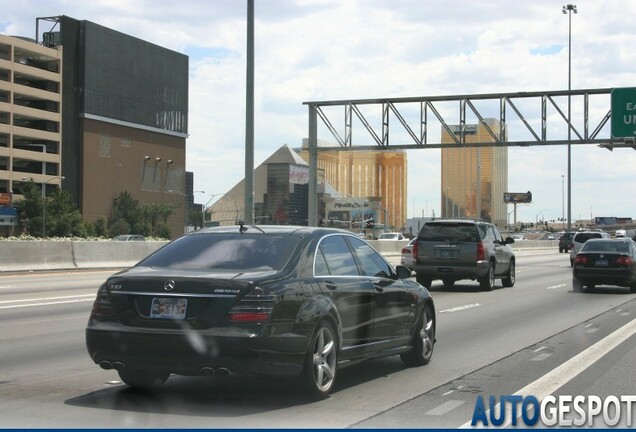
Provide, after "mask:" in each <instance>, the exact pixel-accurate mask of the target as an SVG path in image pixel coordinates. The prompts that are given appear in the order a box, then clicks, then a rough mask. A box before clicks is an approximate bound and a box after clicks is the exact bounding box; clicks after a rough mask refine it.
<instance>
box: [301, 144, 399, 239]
mask: <svg viewBox="0 0 636 432" xmlns="http://www.w3.org/2000/svg"><path fill="white" fill-rule="evenodd" d="M300 154H301V156H302V157H303V159H304V160H305V161H309V152H308V151H307V148H306V141H305V142H304V143H303V149H302V151H301V152H300ZM406 161H407V159H406V152H405V151H401V150H394V151H362V150H356V151H337V150H334V151H320V152H318V169H319V170H322V171H324V173H325V181H326V182H327V183H329V184H330V185H331V186H333V188H334V189H336V190H337V191H338V192H339V193H340V194H342V195H343V196H344V197H353V198H364V199H372V198H373V201H374V202H376V203H379V206H380V209H381V210H382V216H381V217H380V220H376V222H378V223H383V224H386V225H388V226H389V227H392V229H395V230H399V229H401V228H402V227H404V226H405V225H406V218H407V163H406ZM384 217H386V218H387V220H386V221H385V220H384Z"/></svg>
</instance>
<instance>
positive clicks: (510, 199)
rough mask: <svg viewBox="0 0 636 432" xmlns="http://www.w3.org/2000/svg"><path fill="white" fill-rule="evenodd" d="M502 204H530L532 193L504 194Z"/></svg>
mask: <svg viewBox="0 0 636 432" xmlns="http://www.w3.org/2000/svg"><path fill="white" fill-rule="evenodd" d="M503 198H504V202H505V203H514V204H527V203H531V202H532V192H530V191H528V192H504V197H503Z"/></svg>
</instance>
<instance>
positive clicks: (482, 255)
mask: <svg viewBox="0 0 636 432" xmlns="http://www.w3.org/2000/svg"><path fill="white" fill-rule="evenodd" d="M485 259H486V249H485V248H484V243H482V242H479V243H477V261H483V260H485Z"/></svg>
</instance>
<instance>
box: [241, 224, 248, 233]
mask: <svg viewBox="0 0 636 432" xmlns="http://www.w3.org/2000/svg"><path fill="white" fill-rule="evenodd" d="M245 231H247V228H246V227H245V222H243V221H239V232H241V233H244V232H245Z"/></svg>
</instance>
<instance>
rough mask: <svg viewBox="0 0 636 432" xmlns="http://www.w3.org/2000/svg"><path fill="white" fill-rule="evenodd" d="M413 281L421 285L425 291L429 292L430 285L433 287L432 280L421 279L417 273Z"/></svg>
mask: <svg viewBox="0 0 636 432" xmlns="http://www.w3.org/2000/svg"><path fill="white" fill-rule="evenodd" d="M415 280H416V281H417V283H418V284H420V285H422V286H423V287H424V288H426V289H427V290H430V289H431V285H433V279H431V278H427V277H422V276H420V275H418V274H417V273H416V275H415Z"/></svg>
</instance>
